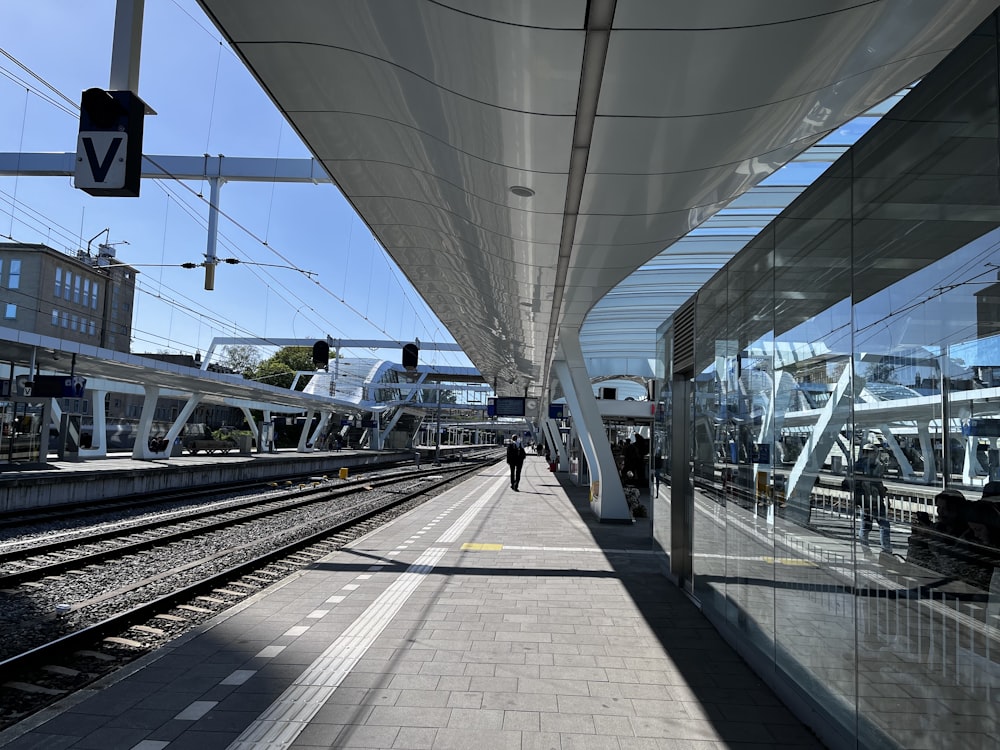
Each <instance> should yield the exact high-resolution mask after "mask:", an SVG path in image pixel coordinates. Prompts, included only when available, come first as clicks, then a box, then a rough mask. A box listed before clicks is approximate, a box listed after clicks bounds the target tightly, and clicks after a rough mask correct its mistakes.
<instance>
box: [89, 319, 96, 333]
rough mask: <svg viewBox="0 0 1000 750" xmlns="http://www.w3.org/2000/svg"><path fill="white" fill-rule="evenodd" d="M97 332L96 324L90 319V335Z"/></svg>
mask: <svg viewBox="0 0 1000 750" xmlns="http://www.w3.org/2000/svg"><path fill="white" fill-rule="evenodd" d="M96 333H97V324H96V323H95V322H94V321H90V335H91V336H93V335H95V334H96Z"/></svg>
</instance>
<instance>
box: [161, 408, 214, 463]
mask: <svg viewBox="0 0 1000 750" xmlns="http://www.w3.org/2000/svg"><path fill="white" fill-rule="evenodd" d="M204 397H205V395H204V394H203V393H192V394H191V395H190V396H188V400H187V403H186V404H184V406H183V407H182V408H181V411H180V414H178V415H177V419H175V420H174V423H173V424H172V425H170V429H169V430H167V434H166V436H165V437H166V441H167V447H166V448H164V449H163V451H161V452H160V453H158V454H154V455H157V457H159V458H169V457H170V452H171V451H172V450H173V446H174V440H176V439H177V436H178V435H180V433H181V430H183V429H184V425H186V424H187V421H188V418H189V417H190V416H191V415H192V414H194V410H195V409H196V408H198V404H200V403H201V400H202V399H203V398H204ZM151 452H152V451H151Z"/></svg>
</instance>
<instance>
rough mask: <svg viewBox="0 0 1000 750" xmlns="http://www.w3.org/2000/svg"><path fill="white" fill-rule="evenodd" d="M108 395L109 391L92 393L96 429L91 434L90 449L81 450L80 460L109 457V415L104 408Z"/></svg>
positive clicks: (92, 411) (92, 409) (91, 399)
mask: <svg viewBox="0 0 1000 750" xmlns="http://www.w3.org/2000/svg"><path fill="white" fill-rule="evenodd" d="M107 395H108V392H107V391H91V392H90V401H91V405H92V408H91V413H92V414H93V415H94V429H93V431H92V432H91V437H90V447H89V448H81V449H80V453H79V454H78V455H79V456H80V458H104V457H105V456H107V455H108V414H107V410H105V408H104V399H105V397H106V396H107Z"/></svg>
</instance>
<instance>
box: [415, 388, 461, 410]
mask: <svg viewBox="0 0 1000 750" xmlns="http://www.w3.org/2000/svg"><path fill="white" fill-rule="evenodd" d="M437 394H438V392H437V391H435V390H431V389H429V388H421V389H420V397H421V398H422V399H423V402H424V403H425V404H436V403H437ZM457 403H458V394H457V393H456V392H455V391H441V405H442V406H444V405H445V404H457Z"/></svg>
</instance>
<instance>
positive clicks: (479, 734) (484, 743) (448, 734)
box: [432, 728, 522, 750]
mask: <svg viewBox="0 0 1000 750" xmlns="http://www.w3.org/2000/svg"><path fill="white" fill-rule="evenodd" d="M432 747H433V750H469V748H472V747H483V748H487V747H488V748H490V750H522V746H521V733H520V732H505V731H499V732H486V731H482V730H476V729H450V728H449V729H439V730H438V732H437V735H436V736H435V738H434V745H433V746H432Z"/></svg>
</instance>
